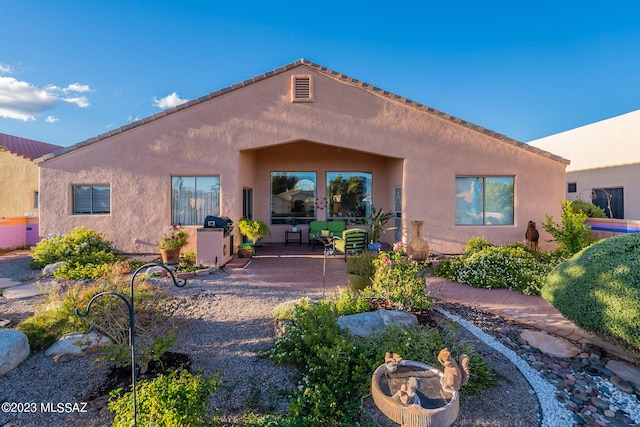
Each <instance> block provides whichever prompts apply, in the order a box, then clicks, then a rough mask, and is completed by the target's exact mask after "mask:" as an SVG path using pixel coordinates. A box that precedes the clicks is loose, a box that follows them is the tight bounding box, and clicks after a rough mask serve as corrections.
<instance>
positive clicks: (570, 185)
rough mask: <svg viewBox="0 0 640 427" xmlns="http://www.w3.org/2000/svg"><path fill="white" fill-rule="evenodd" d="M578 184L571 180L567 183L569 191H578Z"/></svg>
mask: <svg viewBox="0 0 640 427" xmlns="http://www.w3.org/2000/svg"><path fill="white" fill-rule="evenodd" d="M577 187H578V185H577V184H576V183H575V182H570V183H568V184H567V193H575V192H576V191H578V188H577Z"/></svg>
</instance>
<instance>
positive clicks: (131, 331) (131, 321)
mask: <svg viewBox="0 0 640 427" xmlns="http://www.w3.org/2000/svg"><path fill="white" fill-rule="evenodd" d="M149 267H162V268H164V269H165V270H167V271H168V272H169V274H170V275H171V279H172V280H173V284H174V285H175V286H176V287H178V288H182V287H184V286H185V285H186V284H187V279H184V281H183V282H182V283H181V284H180V283H178V281H177V280H176V277H175V276H174V275H173V270H171V269H170V268H169V267H167V266H166V265H164V264H157V263H150V264H145V265H143V266H142V267H139V268H138V269H137V270H136V271H135V272H134V273H133V276H131V285H130V295H129V298H127V297H126V296H124V295H122V294H119V293H117V292H113V291H106V292H100V293H99V294H96V295H94V296H93V298H91V300H89V304H88V305H87V310H86V311H85V312H84V313H81V312H80V309H78V308H76V314H77V315H78V316H80V317H87V316H88V315H89V311H90V310H91V305H92V304H93V302H94V301H95V300H96V299H98V298H100V297H102V296H105V295H113V296H115V297H118V298H120V299H121V300H122V301H124V303H125V304H126V305H127V309H128V310H129V346H130V347H131V388H132V389H133V425H134V426H135V425H136V424H137V420H136V418H137V396H136V339H135V306H134V302H133V284H134V283H135V280H136V276H137V275H138V273H139V272H140V271H142V269H145V268H149Z"/></svg>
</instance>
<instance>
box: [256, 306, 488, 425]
mask: <svg viewBox="0 0 640 427" xmlns="http://www.w3.org/2000/svg"><path fill="white" fill-rule="evenodd" d="M337 319H338V312H337V310H336V308H335V306H334V304H333V303H332V302H331V301H326V300H325V301H320V302H318V303H317V304H316V303H305V302H303V303H302V304H299V305H296V306H295V309H294V315H293V322H291V323H290V324H289V325H287V326H286V334H285V335H283V336H281V337H280V338H278V340H276V343H275V345H274V346H273V347H272V348H271V350H270V351H269V352H268V355H269V357H270V358H271V360H273V361H274V362H276V363H279V364H293V365H295V366H296V367H297V368H298V373H299V378H298V381H297V387H296V388H295V389H294V390H293V393H292V399H291V405H290V407H289V410H290V418H287V419H285V420H281V422H283V424H269V425H290V426H298V425H299V426H303V425H304V426H323V425H332V426H354V425H358V424H357V423H354V420H357V419H358V416H359V411H360V409H361V406H362V398H363V397H364V396H365V395H366V394H367V393H369V390H370V387H371V375H372V374H373V371H374V370H375V368H376V367H377V366H378V365H380V364H381V363H383V361H384V354H385V352H387V351H392V352H396V353H398V354H400V355H401V356H402V357H404V358H405V359H413V360H419V361H423V362H425V363H428V364H431V365H432V366H435V367H439V366H440V365H439V364H438V362H437V353H438V351H439V350H440V349H442V348H443V347H445V346H447V347H449V348H450V349H451V350H452V353H453V354H454V355H456V357H459V355H460V354H461V353H462V352H464V353H467V354H468V355H469V356H470V359H471V367H472V370H473V371H472V376H471V379H470V382H469V383H468V384H467V386H465V388H464V390H468V391H471V392H475V391H477V390H478V389H481V388H483V387H487V386H491V385H493V384H495V381H496V380H495V375H494V374H493V372H492V371H491V369H490V368H489V367H488V366H487V365H486V363H485V362H484V361H483V360H482V358H481V357H480V356H479V355H478V354H477V353H476V352H475V351H474V350H473V348H472V347H471V346H470V345H469V344H467V343H464V342H461V341H458V340H456V338H455V335H454V334H453V329H452V328H451V329H449V332H446V333H444V334H442V335H441V334H440V332H439V331H438V330H437V329H430V328H425V327H421V326H419V327H401V326H390V327H389V328H387V329H386V330H385V331H384V332H383V333H382V334H379V335H375V336H372V337H370V338H354V337H352V336H351V335H348V334H346V333H345V332H343V331H341V330H340V328H339V326H338V322H337ZM274 422H275V421H274Z"/></svg>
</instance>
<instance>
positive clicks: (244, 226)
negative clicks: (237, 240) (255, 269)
mask: <svg viewBox="0 0 640 427" xmlns="http://www.w3.org/2000/svg"><path fill="white" fill-rule="evenodd" d="M238 229H239V230H240V234H242V235H243V236H244V237H246V238H247V240H249V242H250V248H251V251H252V252H253V251H254V249H253V248H254V247H255V246H256V243H257V242H258V240H260V239H262V238H263V237H264V236H266V235H267V234H271V231H270V230H269V227H267V224H266V223H265V222H264V221H262V220H260V219H249V218H242V219H240V221H238ZM240 246H242V247H243V249H245V250H246V249H247V248H248V246H244V245H240ZM240 246H239V247H240Z"/></svg>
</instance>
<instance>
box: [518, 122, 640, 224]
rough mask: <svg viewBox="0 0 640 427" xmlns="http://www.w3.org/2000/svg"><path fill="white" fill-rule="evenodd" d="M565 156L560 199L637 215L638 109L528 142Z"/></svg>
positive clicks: (611, 212) (612, 213)
mask: <svg viewBox="0 0 640 427" xmlns="http://www.w3.org/2000/svg"><path fill="white" fill-rule="evenodd" d="M529 144H530V145H532V146H535V147H538V148H540V149H543V150H550V151H553V152H554V153H556V154H558V155H560V156H562V157H564V158H567V159H569V160H571V164H570V165H569V167H567V183H566V186H567V187H566V198H567V199H569V200H575V199H581V200H586V201H590V202H592V203H594V204H595V205H598V206H600V207H601V208H602V209H604V211H605V213H606V214H607V216H609V217H610V218H617V219H628V220H640V184H639V183H640V110H637V111H633V112H631V113H627V114H623V115H621V116H617V117H613V118H611V119H607V120H603V121H600V122H596V123H592V124H589V125H586V126H582V127H579V128H576V129H572V130H568V131H566V132H561V133H558V134H555V135H551V136H547V137H545V138H541V139H537V140H535V141H531V142H530V143H529Z"/></svg>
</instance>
